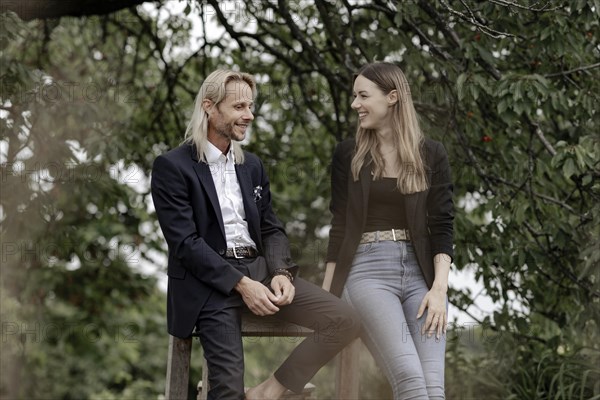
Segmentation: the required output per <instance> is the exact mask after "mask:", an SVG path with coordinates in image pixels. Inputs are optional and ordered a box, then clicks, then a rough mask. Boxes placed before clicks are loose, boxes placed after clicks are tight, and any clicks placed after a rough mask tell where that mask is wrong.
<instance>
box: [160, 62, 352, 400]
mask: <svg viewBox="0 0 600 400" xmlns="http://www.w3.org/2000/svg"><path fill="white" fill-rule="evenodd" d="M255 97H256V84H255V81H254V79H253V78H252V76H250V75H248V74H245V73H238V72H234V71H226V70H218V71H215V72H213V73H212V74H210V75H209V76H208V77H207V78H206V80H205V81H204V83H203V84H202V87H201V88H200V91H199V92H198V95H197V97H196V103H195V106H194V111H193V114H192V118H191V121H190V123H189V125H188V128H187V132H186V141H185V142H184V144H182V145H181V146H179V147H177V148H176V149H173V150H171V151H169V152H168V153H166V154H163V155H161V156H159V157H158V158H157V159H156V160H155V162H154V166H153V171H152V197H153V199H154V205H155V208H156V213H157V215H158V220H159V222H160V226H161V228H162V231H163V233H164V236H165V239H166V241H167V244H168V247H169V263H168V276H169V288H168V294H167V297H168V303H167V319H168V329H169V333H170V334H171V335H173V336H177V337H181V338H185V337H189V336H190V335H191V334H192V331H193V329H194V326H196V328H197V330H198V332H199V334H200V341H201V343H202V347H203V349H204V355H205V357H206V359H207V362H208V368H209V386H210V389H209V392H208V398H209V399H236V400H238V399H243V398H244V383H243V375H244V360H243V348H242V340H241V335H240V330H241V322H240V321H241V313H242V311H243V309H244V307H246V306H247V308H249V309H250V311H252V312H253V313H254V314H256V315H260V316H265V315H275V316H277V317H278V318H281V319H283V320H286V321H289V322H293V323H296V324H299V325H303V326H306V327H310V328H313V329H314V330H315V335H316V336H315V337H314V338H307V339H306V340H304V341H303V342H302V343H301V344H300V345H299V346H298V347H297V348H296V349H295V350H294V351H293V352H292V353H291V354H290V356H289V357H288V358H287V360H286V361H284V363H283V364H282V365H281V367H280V368H279V369H278V370H277V371H275V373H274V374H273V375H272V376H271V377H270V378H269V379H267V380H266V381H264V382H262V383H261V384H259V385H258V386H256V387H254V388H251V389H250V390H249V391H248V393H246V395H245V396H246V397H245V398H246V399H249V400H252V399H277V398H279V397H280V396H281V395H282V394H283V393H284V392H285V390H286V388H287V389H290V390H292V391H294V392H300V391H302V388H303V387H304V385H305V384H306V383H307V382H308V381H309V379H310V378H311V377H312V376H313V375H314V374H315V373H316V372H317V371H318V370H319V369H320V368H321V367H322V366H323V365H324V364H325V363H327V361H329V360H330V359H331V358H332V357H333V356H335V354H337V353H338V352H339V351H340V350H341V349H342V348H343V347H344V346H345V345H346V344H348V343H349V342H350V341H352V339H354V338H355V337H357V336H358V333H359V332H358V331H359V323H358V320H357V318H356V316H355V314H354V312H353V311H352V310H351V308H349V306H347V305H346V304H345V303H343V302H342V301H340V300H339V299H338V298H337V297H335V296H333V295H332V294H330V293H328V292H326V291H324V290H322V289H320V288H319V287H317V286H315V285H312V284H310V283H308V282H306V281H304V280H302V279H300V278H297V277H296V275H297V269H298V266H297V265H296V264H294V263H293V261H292V260H291V258H290V250H289V243H288V239H287V236H286V234H285V232H284V229H283V227H282V225H281V223H280V222H279V220H278V219H277V217H276V216H275V214H274V212H273V210H272V208H271V193H270V190H269V180H268V178H267V176H266V174H265V171H264V168H263V165H262V163H261V161H260V160H259V158H258V157H256V156H255V155H254V154H251V153H247V152H244V151H242V149H241V146H240V144H239V142H240V141H241V140H243V139H244V138H245V136H246V130H247V129H248V126H249V125H250V123H251V122H252V120H253V119H254V116H253V114H252V107H253V104H254V99H255Z"/></svg>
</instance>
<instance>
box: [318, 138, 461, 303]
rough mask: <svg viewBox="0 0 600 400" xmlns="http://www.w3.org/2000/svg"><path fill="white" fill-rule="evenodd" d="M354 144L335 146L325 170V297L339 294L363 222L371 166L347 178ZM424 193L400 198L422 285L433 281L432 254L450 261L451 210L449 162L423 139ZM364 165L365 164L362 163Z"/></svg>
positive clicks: (436, 144)
mask: <svg viewBox="0 0 600 400" xmlns="http://www.w3.org/2000/svg"><path fill="white" fill-rule="evenodd" d="M354 148H355V140H354V139H348V140H345V141H343V142H341V143H339V144H338V145H337V147H336V149H335V152H334V155H333V161H332V166H331V192H332V193H331V203H330V210H331V212H332V214H333V219H332V227H331V231H330V233H329V247H328V249H327V261H334V262H336V267H335V272H334V275H333V281H332V283H331V293H333V294H335V295H337V296H340V295H341V294H342V291H343V289H344V284H345V283H346V278H347V277H348V273H349V271H350V267H351V266H352V262H353V260H354V253H355V252H356V248H357V247H358V245H359V242H360V237H361V235H362V233H363V230H364V227H365V225H366V220H367V209H368V200H369V187H370V184H371V181H372V176H371V166H370V165H366V166H364V167H363V168H362V169H361V171H360V176H359V180H358V181H354V179H353V178H352V172H351V170H350V164H351V162H352V156H353V155H354ZM422 154H423V155H424V160H425V167H426V172H427V179H428V181H429V183H430V187H429V189H427V190H425V191H423V192H418V193H413V194H409V195H406V197H405V211H406V221H407V223H408V229H409V231H410V235H411V242H412V244H413V247H414V250H415V254H416V256H417V261H418V262H419V266H420V267H421V270H422V271H423V275H424V277H425V281H426V282H427V286H429V287H430V288H431V285H432V284H433V280H434V278H435V271H434V266H433V256H435V255H436V254H440V253H446V254H448V255H449V256H450V257H453V255H454V254H453V249H452V237H453V219H454V206H453V202H452V190H453V186H452V182H451V180H450V164H449V163H448V155H447V154H446V150H445V149H444V146H443V145H442V144H441V143H439V142H436V141H433V140H430V139H425V142H424V144H423V148H422ZM365 164H368V163H365Z"/></svg>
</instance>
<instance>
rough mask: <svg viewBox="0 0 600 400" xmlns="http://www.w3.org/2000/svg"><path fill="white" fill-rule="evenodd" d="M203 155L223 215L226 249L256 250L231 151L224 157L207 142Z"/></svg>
mask: <svg viewBox="0 0 600 400" xmlns="http://www.w3.org/2000/svg"><path fill="white" fill-rule="evenodd" d="M205 155H206V161H207V162H208V166H209V168H210V172H211V175H212V178H213V182H214V183H215V189H216V190H217V197H218V199H219V205H220V207H221V214H222V215H223V224H224V225H225V238H226V240H227V248H232V247H246V246H249V247H254V248H256V244H255V243H254V241H253V240H252V238H251V237H250V232H249V231H248V223H247V222H246V211H245V210H244V202H243V200H242V191H241V189H240V183H239V182H238V178H237V175H236V173H235V158H234V155H233V151H231V148H230V150H229V151H228V152H227V156H225V155H224V154H223V153H222V152H221V150H219V149H218V148H217V147H216V146H215V145H214V144H212V143H210V142H208V146H207V149H206V154H205Z"/></svg>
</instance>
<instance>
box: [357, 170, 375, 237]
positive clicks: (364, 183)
mask: <svg viewBox="0 0 600 400" xmlns="http://www.w3.org/2000/svg"><path fill="white" fill-rule="evenodd" d="M372 180H373V176H372V175H371V166H370V165H368V166H363V167H362V169H361V170H360V177H359V181H360V186H361V189H362V204H360V205H359V209H360V210H361V212H362V222H361V229H363V228H364V227H365V225H366V223H367V210H368V207H369V190H370V188H371V181H372Z"/></svg>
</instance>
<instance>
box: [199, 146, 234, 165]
mask: <svg viewBox="0 0 600 400" xmlns="http://www.w3.org/2000/svg"><path fill="white" fill-rule="evenodd" d="M204 155H205V156H206V162H208V163H209V164H212V163H216V162H219V161H221V162H224V161H225V160H224V158H227V160H228V161H229V162H231V163H235V157H234V155H233V151H232V149H231V146H229V151H228V152H227V155H223V153H221V150H219V149H218V148H217V146H215V145H214V144H212V143H211V142H208V141H207V146H206V152H205V153H204Z"/></svg>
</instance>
